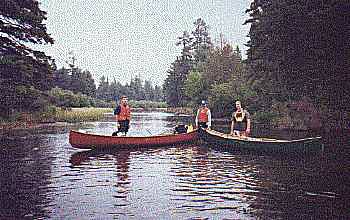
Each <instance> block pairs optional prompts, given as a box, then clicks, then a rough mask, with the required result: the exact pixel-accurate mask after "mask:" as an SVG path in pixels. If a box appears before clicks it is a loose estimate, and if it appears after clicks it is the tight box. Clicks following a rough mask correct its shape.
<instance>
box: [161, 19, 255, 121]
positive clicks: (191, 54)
mask: <svg viewBox="0 0 350 220" xmlns="http://www.w3.org/2000/svg"><path fill="white" fill-rule="evenodd" d="M193 25H194V26H193V30H192V31H191V32H189V31H184V32H183V34H182V36H180V37H178V42H177V44H176V45H177V46H180V47H181V54H180V55H179V56H178V57H177V59H176V60H175V61H174V62H173V63H172V64H171V66H170V68H169V70H168V75H167V78H166V80H165V83H164V93H165V97H166V101H167V103H168V105H170V106H174V107H175V106H189V107H193V108H195V107H197V106H198V105H199V103H200V101H201V100H203V99H204V100H207V101H209V103H210V106H211V108H212V109H213V111H212V112H213V114H214V116H219V117H220V116H227V115H228V114H229V113H231V111H232V109H233V103H234V100H235V99H246V100H247V101H248V100H251V99H253V97H254V91H253V90H252V89H250V86H249V84H248V82H249V79H248V77H247V76H248V74H247V68H246V64H245V63H244V61H243V60H242V54H241V51H240V49H239V47H238V46H233V45H230V44H229V43H227V41H226V40H225V39H224V36H223V35H222V34H221V35H220V37H221V39H220V43H219V45H214V44H213V42H212V40H211V37H210V33H209V26H208V25H207V24H206V22H205V21H204V20H203V19H202V18H199V19H197V20H195V22H194V23H193ZM247 103H253V101H252V100H251V102H247ZM252 105H253V104H251V106H252Z"/></svg>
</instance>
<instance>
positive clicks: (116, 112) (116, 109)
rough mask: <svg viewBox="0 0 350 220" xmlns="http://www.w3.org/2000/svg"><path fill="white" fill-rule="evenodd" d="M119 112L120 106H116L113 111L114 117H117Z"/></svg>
mask: <svg viewBox="0 0 350 220" xmlns="http://www.w3.org/2000/svg"><path fill="white" fill-rule="evenodd" d="M120 110H121V108H120V105H118V106H117V107H116V108H115V109H114V115H119V113H120Z"/></svg>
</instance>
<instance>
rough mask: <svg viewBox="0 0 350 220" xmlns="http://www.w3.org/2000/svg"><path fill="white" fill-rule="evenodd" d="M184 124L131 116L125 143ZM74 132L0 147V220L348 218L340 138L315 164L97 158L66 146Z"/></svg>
mask: <svg viewBox="0 0 350 220" xmlns="http://www.w3.org/2000/svg"><path fill="white" fill-rule="evenodd" d="M190 120H191V119H190V118H189V117H185V116H184V117H179V116H174V115H172V114H168V113H156V112H154V113H137V114H135V115H134V117H133V122H132V124H131V130H130V135H143V136H147V135H150V134H159V133H163V132H169V131H171V130H172V127H174V125H176V123H177V122H184V123H186V122H188V121H190ZM214 125H215V124H214ZM114 126H115V124H114V123H113V121H112V119H107V120H106V121H104V122H95V123H85V124H75V125H73V126H72V127H73V128H74V129H85V130H88V131H90V132H94V133H100V134H111V133H112V132H113V131H114V129H115V127H114ZM72 127H67V128H64V129H62V128H60V129H47V130H45V131H40V132H35V133H34V132H32V133H27V134H26V135H23V134H22V135H6V136H2V137H1V140H0V144H1V145H2V147H1V148H0V184H1V187H0V219H349V218H350V211H349V210H350V206H349V205H348V203H349V189H350V187H349V179H350V178H349V177H350V174H349V172H350V170H349V169H350V168H349V167H350V166H349V160H350V153H349V142H348V139H346V138H343V139H337V140H336V141H335V140H333V139H332V138H329V137H327V138H325V151H324V152H323V154H317V155H289V156H288V155H262V154H257V153H239V152H223V151H218V150H214V149H212V148H211V147H210V146H209V147H206V146H200V145H198V144H197V145H196V144H192V145H183V146H168V147H162V148H153V149H142V148H141V149H133V150H132V149H127V150H126V149H124V150H115V151H113V152H94V151H82V150H78V149H74V148H72V147H71V146H70V144H69V142H68V132H69V129H71V128H72ZM216 129H218V130H222V131H224V130H225V129H227V127H226V128H225V127H223V126H222V125H216ZM258 131H259V130H258V129H256V130H255V135H257V134H258ZM265 134H266V131H265ZM267 135H268V134H267ZM270 135H271V136H273V135H275V136H280V137H284V136H289V137H290V136H294V137H297V136H302V135H305V134H300V133H299V134H291V133H289V132H288V133H287V134H286V132H284V133H283V132H280V134H278V132H277V133H276V132H275V133H271V134H270Z"/></svg>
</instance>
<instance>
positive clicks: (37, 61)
mask: <svg viewBox="0 0 350 220" xmlns="http://www.w3.org/2000/svg"><path fill="white" fill-rule="evenodd" d="M45 19H46V12H45V11H42V10H40V8H39V3H38V1H35V0H25V1H23V0H6V1H0V35H1V37H0V85H1V89H2V92H1V94H0V100H1V103H0V106H1V107H0V108H1V111H0V112H1V113H3V116H7V115H8V114H9V110H10V109H14V110H16V109H18V108H20V105H21V103H18V102H16V101H15V100H17V99H18V98H19V97H18V95H20V94H19V93H18V91H19V89H20V88H21V89H20V90H23V89H24V90H25V89H27V90H28V91H29V90H32V89H39V90H46V89H49V88H50V87H51V84H50V79H51V78H52V71H53V68H54V65H53V61H52V60H51V59H50V57H48V56H46V55H45V54H44V53H43V52H40V51H36V50H33V49H31V48H30V47H29V46H30V45H31V44H48V43H51V44H52V43H53V39H52V38H51V37H50V35H49V34H48V33H47V32H46V26H45V24H44V23H43V21H44V20H45ZM22 98H23V96H22ZM27 98H29V99H30V98H31V97H27ZM32 98H33V97H32Z"/></svg>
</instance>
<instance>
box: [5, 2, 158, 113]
mask: <svg viewBox="0 0 350 220" xmlns="http://www.w3.org/2000/svg"><path fill="white" fill-rule="evenodd" d="M39 6H40V5H39V2H38V1H37V0H26V1H22V0H6V1H0V86H1V90H2V92H1V93H0V118H8V117H10V116H11V115H12V114H14V113H16V112H36V111H45V109H46V108H47V107H48V106H50V105H57V106H63V107H82V106H106V105H107V104H106V103H107V102H108V101H111V100H114V99H115V96H118V95H119V92H120V93H123V94H125V95H128V96H129V97H130V98H131V99H135V100H141V99H147V100H154V101H161V100H162V90H161V87H159V86H153V85H152V84H151V82H149V81H145V82H144V84H142V83H141V81H140V79H138V78H137V79H132V80H131V82H130V84H128V85H121V84H119V83H116V82H112V83H111V84H110V85H109V84H108V82H107V84H106V82H104V81H101V83H100V84H99V86H98V87H97V88H96V84H95V82H94V79H93V78H92V74H91V73H90V72H89V71H88V70H82V69H80V68H78V67H77V66H75V65H74V59H73V62H71V63H69V68H60V69H57V67H56V64H55V61H54V59H52V58H51V57H50V56H47V55H46V54H45V53H43V52H41V51H38V50H35V49H32V48H31V47H30V46H31V45H33V44H54V39H53V38H52V37H51V36H50V34H48V33H47V28H46V25H45V24H44V21H45V20H46V19H47V13H46V12H45V11H43V10H41V9H40V7H39ZM107 87H108V88H107ZM112 89H115V91H118V92H115V91H114V92H111V90H112ZM112 93H113V94H112ZM112 96H113V97H112Z"/></svg>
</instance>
